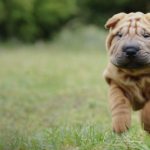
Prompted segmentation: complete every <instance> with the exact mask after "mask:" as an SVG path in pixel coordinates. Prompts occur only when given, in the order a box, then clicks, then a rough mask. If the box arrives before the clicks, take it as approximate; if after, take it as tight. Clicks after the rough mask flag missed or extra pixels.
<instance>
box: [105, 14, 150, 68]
mask: <svg viewBox="0 0 150 150" xmlns="http://www.w3.org/2000/svg"><path fill="white" fill-rule="evenodd" d="M105 27H106V28H109V29H110V31H109V35H108V37H107V40H106V45H107V49H108V53H109V56H110V61H111V63H112V64H114V65H115V66H117V67H119V68H126V69H137V68H144V67H148V66H150V13H148V14H143V13H140V12H137V13H130V14H125V13H119V14H117V15H114V16H113V17H112V18H110V19H109V20H108V21H107V23H106V25H105Z"/></svg>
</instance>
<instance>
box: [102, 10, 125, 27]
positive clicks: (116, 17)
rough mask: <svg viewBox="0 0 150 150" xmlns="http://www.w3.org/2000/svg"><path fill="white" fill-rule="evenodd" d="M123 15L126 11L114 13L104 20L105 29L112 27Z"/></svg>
mask: <svg viewBox="0 0 150 150" xmlns="http://www.w3.org/2000/svg"><path fill="white" fill-rule="evenodd" d="M125 15H126V13H119V14H116V15H114V16H112V17H111V18H110V19H108V21H107V22H106V24H105V28H106V29H110V28H113V27H114V26H115V25H116V24H117V22H118V21H120V20H121V19H122V18H123V17H124V16H125Z"/></svg>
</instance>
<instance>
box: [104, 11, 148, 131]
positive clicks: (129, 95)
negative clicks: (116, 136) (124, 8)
mask: <svg viewBox="0 0 150 150" xmlns="http://www.w3.org/2000/svg"><path fill="white" fill-rule="evenodd" d="M106 27H107V28H109V29H110V32H109V35H108V37H107V40H106V45H107V49H108V54H109V57H110V62H109V63H108V66H107V68H106V70H105V72H104V76H105V78H106V81H107V83H108V84H109V85H110V92H109V103H110V109H111V113H112V124H113V130H114V131H115V132H117V133H121V132H124V131H126V130H127V129H128V128H129V127H130V124H131V108H133V109H134V110H139V109H141V121H142V125H143V126H144V129H145V130H146V131H148V132H150V36H149V34H150V14H143V13H140V12H138V13H130V14H125V13H120V14H117V15H115V16H114V17H112V18H111V19H109V20H108V22H107V23H106ZM145 33H146V34H145Z"/></svg>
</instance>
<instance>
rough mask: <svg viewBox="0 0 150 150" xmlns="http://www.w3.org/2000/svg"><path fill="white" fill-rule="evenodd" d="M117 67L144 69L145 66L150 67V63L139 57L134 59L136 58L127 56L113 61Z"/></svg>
mask: <svg viewBox="0 0 150 150" xmlns="http://www.w3.org/2000/svg"><path fill="white" fill-rule="evenodd" d="M112 63H113V64H114V65H115V66H116V67H118V68H123V69H143V68H145V67H149V66H150V63H148V62H145V61H141V60H138V59H134V58H132V59H131V58H130V59H128V58H125V59H123V58H122V59H120V60H118V61H116V62H115V63H114V62H112Z"/></svg>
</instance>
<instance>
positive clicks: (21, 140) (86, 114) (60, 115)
mask: <svg viewBox="0 0 150 150" xmlns="http://www.w3.org/2000/svg"><path fill="white" fill-rule="evenodd" d="M105 35H106V34H105V33H104V32H103V31H101V30H99V29H97V28H95V27H88V28H80V29H78V30H75V31H73V33H72V32H70V31H68V30H65V29H64V30H63V31H62V33H60V35H59V37H56V39H55V40H54V41H53V42H52V43H42V42H39V43H37V44H35V45H22V44H18V45H16V44H8V43H7V44H3V45H1V47H0V53H1V54H0V68H1V71H0V150H149V149H150V138H149V136H148V135H147V134H146V133H145V132H144V131H143V130H142V129H141V127H140V125H139V124H140V123H139V121H138V119H137V113H134V114H133V123H132V128H131V129H130V130H129V132H127V133H125V134H123V135H121V136H118V135H116V134H114V133H113V132H112V131H111V117H110V113H109V110H108V106H107V89H108V87H107V85H106V83H105V81H104V79H103V77H102V72H103V70H104V68H105V66H106V64H107V57H106V53H105V51H104V37H105Z"/></svg>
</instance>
